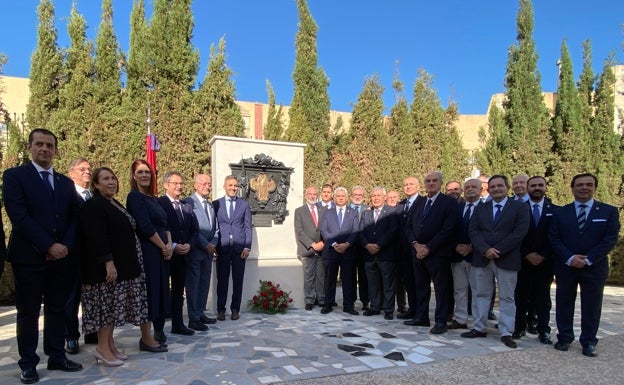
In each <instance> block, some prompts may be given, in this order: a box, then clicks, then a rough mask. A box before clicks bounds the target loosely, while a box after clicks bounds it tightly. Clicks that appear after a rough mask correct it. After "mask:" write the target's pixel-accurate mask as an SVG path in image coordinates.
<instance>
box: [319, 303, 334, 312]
mask: <svg viewBox="0 0 624 385" xmlns="http://www.w3.org/2000/svg"><path fill="white" fill-rule="evenodd" d="M332 310H334V308H333V307H332V306H331V305H325V306H323V308H322V309H321V314H327V313H330V312H331V311H332Z"/></svg>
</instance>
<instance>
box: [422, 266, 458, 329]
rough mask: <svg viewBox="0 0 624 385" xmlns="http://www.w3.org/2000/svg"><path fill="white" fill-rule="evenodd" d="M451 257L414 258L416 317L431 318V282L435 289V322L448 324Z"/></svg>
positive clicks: (424, 319)
mask: <svg viewBox="0 0 624 385" xmlns="http://www.w3.org/2000/svg"><path fill="white" fill-rule="evenodd" d="M450 268H451V263H450V258H445V257H427V258H425V259H422V260H421V259H417V258H415V259H414V279H415V282H416V301H417V305H416V313H415V315H414V319H419V320H423V321H427V320H429V302H430V300H431V282H432V281H433V287H434V289H435V299H436V306H435V323H436V324H438V325H446V321H447V317H448V312H449V310H448V308H449V301H448V298H449V297H448V291H449V290H451V288H450V287H449V281H448V278H449V273H448V271H449V269H450Z"/></svg>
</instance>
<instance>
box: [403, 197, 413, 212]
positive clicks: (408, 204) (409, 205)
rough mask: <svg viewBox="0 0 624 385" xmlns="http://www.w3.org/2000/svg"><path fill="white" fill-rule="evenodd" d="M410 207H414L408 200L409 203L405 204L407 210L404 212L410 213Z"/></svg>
mask: <svg viewBox="0 0 624 385" xmlns="http://www.w3.org/2000/svg"><path fill="white" fill-rule="evenodd" d="M410 207H412V201H411V200H409V199H408V200H407V202H405V209H404V211H405V212H408V211H409V209H410Z"/></svg>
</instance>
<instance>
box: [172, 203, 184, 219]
mask: <svg viewBox="0 0 624 385" xmlns="http://www.w3.org/2000/svg"><path fill="white" fill-rule="evenodd" d="M173 211H175V213H176V216H177V217H178V221H180V225H181V224H182V222H183V220H184V217H183V216H182V208H181V207H180V201H173Z"/></svg>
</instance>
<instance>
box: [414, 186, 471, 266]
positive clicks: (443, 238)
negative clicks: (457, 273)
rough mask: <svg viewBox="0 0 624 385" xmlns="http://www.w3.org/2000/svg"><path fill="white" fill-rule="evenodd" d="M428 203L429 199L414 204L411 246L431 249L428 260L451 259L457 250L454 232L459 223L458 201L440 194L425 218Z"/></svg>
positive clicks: (419, 200)
mask: <svg viewBox="0 0 624 385" xmlns="http://www.w3.org/2000/svg"><path fill="white" fill-rule="evenodd" d="M426 203H427V197H424V198H422V199H418V200H417V201H416V202H414V206H415V207H414V211H413V212H412V214H411V219H410V220H411V222H410V228H409V233H408V234H407V237H408V238H407V240H408V242H409V244H410V245H411V244H413V243H414V242H418V243H421V244H425V245H427V248H429V255H428V256H427V258H434V257H450V256H451V255H452V254H453V251H454V250H455V241H454V237H455V233H454V231H455V227H456V226H457V222H458V221H459V215H458V214H457V201H456V200H455V199H453V198H451V197H449V196H447V195H444V194H439V195H438V197H437V198H436V200H435V201H434V202H433V205H432V206H431V210H430V211H429V214H428V215H427V217H425V218H423V210H424V208H425V204H426ZM412 249H413V248H412Z"/></svg>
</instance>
